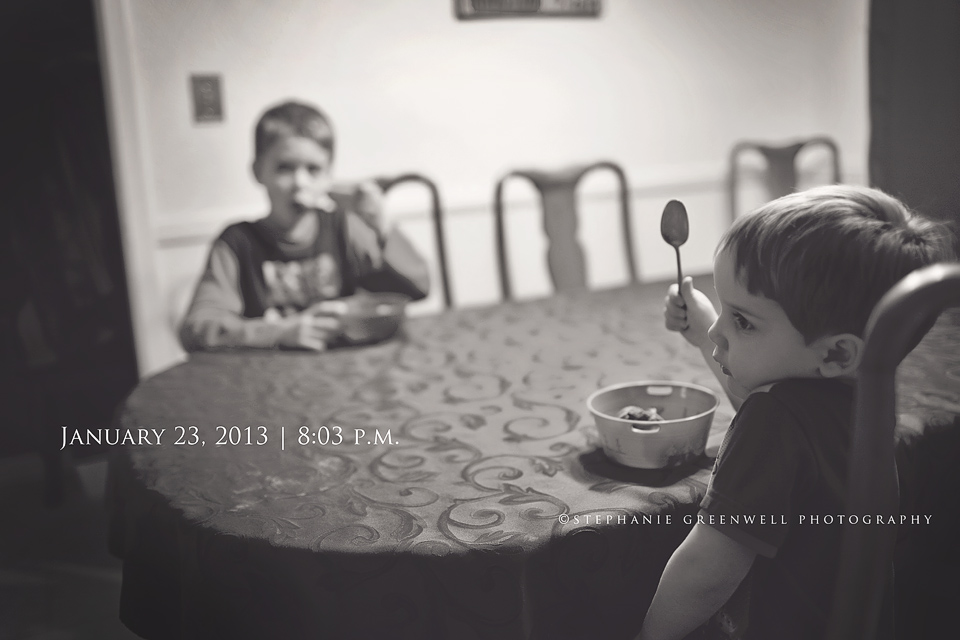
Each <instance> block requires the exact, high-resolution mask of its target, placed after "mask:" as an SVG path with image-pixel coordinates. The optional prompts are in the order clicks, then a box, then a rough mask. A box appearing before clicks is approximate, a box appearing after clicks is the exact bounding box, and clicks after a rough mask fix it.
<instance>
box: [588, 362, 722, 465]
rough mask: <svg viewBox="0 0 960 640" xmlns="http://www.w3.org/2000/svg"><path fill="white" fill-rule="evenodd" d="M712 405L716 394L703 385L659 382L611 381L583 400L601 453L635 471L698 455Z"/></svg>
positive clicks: (713, 410) (715, 403)
mask: <svg viewBox="0 0 960 640" xmlns="http://www.w3.org/2000/svg"><path fill="white" fill-rule="evenodd" d="M718 406H720V398H718V397H717V394H715V393H714V392H713V391H711V390H710V389H707V388H706V387H701V386H699V385H696V384H691V383H688V382H673V381H665V380H641V381H637V382H623V383H620V384H614V385H611V386H608V387H604V388H603V389H599V390H598V391H595V392H594V393H592V394H590V397H589V398H587V409H588V410H589V411H590V414H591V415H592V416H593V420H594V422H595V423H596V425H597V431H598V432H599V434H600V441H601V444H602V446H603V451H604V453H606V454H607V456H608V457H609V458H611V459H612V460H614V461H615V462H618V463H620V464H623V465H626V466H628V467H635V468H638V469H662V468H664V467H674V466H677V465H680V464H683V463H685V462H689V461H690V460H693V459H695V458H698V457H699V456H701V455H702V454H703V451H704V449H705V448H706V445H707V436H709V435H710V425H711V424H712V423H713V416H714V413H716V411H717V407H718Z"/></svg>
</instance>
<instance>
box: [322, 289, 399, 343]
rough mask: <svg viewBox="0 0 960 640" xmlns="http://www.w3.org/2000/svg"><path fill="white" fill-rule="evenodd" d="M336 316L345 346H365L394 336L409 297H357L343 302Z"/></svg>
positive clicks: (370, 295) (393, 294)
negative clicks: (337, 316)
mask: <svg viewBox="0 0 960 640" xmlns="http://www.w3.org/2000/svg"><path fill="white" fill-rule="evenodd" d="M342 301H343V302H344V303H345V304H344V308H343V310H342V312H341V313H340V314H339V316H340V322H341V324H342V327H343V338H344V340H345V341H346V342H347V343H348V344H368V343H371V342H379V341H381V340H386V339H387V338H389V337H391V336H393V334H395V333H396V332H397V330H398V329H400V326H401V325H402V324H403V319H404V314H405V311H406V308H407V303H408V302H409V301H410V298H409V296H406V295H403V294H402V293H367V292H364V293H359V294H357V295H354V296H350V297H348V298H343V299H342Z"/></svg>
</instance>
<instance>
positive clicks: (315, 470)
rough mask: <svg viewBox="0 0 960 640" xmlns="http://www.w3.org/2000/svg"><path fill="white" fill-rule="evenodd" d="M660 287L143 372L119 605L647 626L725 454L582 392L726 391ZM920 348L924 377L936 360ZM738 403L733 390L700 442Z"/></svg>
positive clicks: (942, 400) (494, 625)
mask: <svg viewBox="0 0 960 640" xmlns="http://www.w3.org/2000/svg"><path fill="white" fill-rule="evenodd" d="M699 285H700V286H701V288H704V287H708V286H709V280H706V281H704V280H700V281H699ZM665 291H666V284H662V283H655V284H640V285H632V286H627V287H623V288H618V289H611V290H605V291H594V292H589V291H583V292H579V293H570V294H562V295H555V296H553V297H550V298H545V299H538V300H531V301H521V302H511V303H503V304H496V305H492V306H486V307H476V308H465V309H454V310H448V311H445V312H442V313H439V314H437V315H433V316H424V317H415V318H409V319H408V320H407V321H406V322H405V324H404V326H403V328H402V329H401V332H400V333H399V334H398V335H396V336H394V337H393V338H391V339H389V340H387V341H384V342H382V343H379V344H373V345H368V346H362V347H348V348H341V349H333V350H330V351H328V352H325V353H308V352H300V351H282V350H232V351H222V352H206V353H195V354H192V355H191V356H190V358H189V360H188V361H187V362H185V363H182V364H179V365H176V366H174V367H172V368H171V369H169V370H166V371H164V372H162V373H160V374H158V375H155V376H153V377H151V378H149V379H147V380H144V381H143V382H142V383H141V384H140V385H139V386H138V387H137V389H136V390H135V391H134V392H133V393H132V394H131V396H130V397H129V398H128V399H127V401H126V402H125V404H124V405H123V406H122V407H121V409H120V411H119V412H118V417H117V424H116V427H117V428H118V429H120V430H121V432H126V431H130V432H137V433H139V432H138V431H137V430H140V429H145V430H148V431H149V433H150V434H151V435H150V436H149V437H147V438H146V440H145V441H140V442H137V443H135V444H130V443H128V444H126V445H125V446H122V447H116V448H114V449H113V450H112V453H113V455H112V458H111V461H110V468H109V482H108V490H109V491H108V507H109V509H110V514H111V527H110V545H111V550H112V552H113V553H114V554H116V555H117V556H119V557H120V558H122V560H123V586H122V595H121V602H120V617H121V620H122V621H123V622H124V623H125V624H126V625H127V626H128V627H129V628H130V629H131V630H133V631H134V632H135V633H137V634H138V635H140V636H142V637H144V638H148V639H151V640H161V639H173V638H185V639H190V638H281V637H282V638H338V639H339V638H346V639H353V638H357V639H371V638H411V639H414V638H416V639H428V638H437V639H439V638H455V639H461V640H472V639H481V638H482V639H491V640H493V639H497V640H511V639H521V638H523V639H528V638H544V639H557V638H601V637H602V638H630V637H632V636H633V635H634V634H635V633H636V632H637V631H638V630H639V627H640V624H641V622H642V618H643V615H644V612H645V611H646V608H647V606H648V605H649V603H650V601H651V599H652V597H653V594H654V592H655V590H656V587H657V583H658V580H659V576H660V574H661V572H662V570H663V567H664V565H665V563H666V561H667V559H669V557H670V555H671V553H672V552H673V551H674V550H675V549H676V547H677V546H678V545H679V543H680V542H681V541H682V540H683V538H684V536H685V535H686V533H687V532H688V531H689V529H690V528H691V526H692V523H693V521H694V519H695V517H696V514H697V512H698V505H699V503H700V500H701V499H702V497H703V495H704V492H705V489H706V483H707V481H708V480H709V474H710V469H711V465H712V459H711V458H710V457H709V456H708V455H704V456H701V457H700V458H698V459H696V460H693V461H692V462H688V463H686V464H683V465H681V466H678V467H673V468H669V469H652V470H644V469H633V468H629V467H625V466H621V465H619V464H617V463H615V462H612V461H611V460H610V459H608V458H607V457H606V455H605V454H604V453H603V450H602V447H601V446H600V441H599V437H598V434H597V430H596V427H595V425H594V423H593V420H592V419H591V417H590V414H589V413H588V411H587V409H586V405H585V401H586V399H587V397H588V396H589V395H590V394H591V393H592V392H594V391H596V390H597V389H599V388H601V387H603V386H606V385H609V384H613V383H618V382H623V381H629V380H675V381H684V382H692V383H696V384H699V385H703V386H706V387H708V388H711V389H713V390H714V391H715V392H716V393H717V394H718V395H720V396H721V397H722V391H721V388H720V386H719V384H718V383H717V381H716V380H715V379H714V378H713V376H712V374H711V373H710V371H709V370H708V368H707V367H706V365H705V364H704V363H703V362H702V359H701V356H700V353H699V351H698V350H697V349H695V348H693V347H691V346H690V345H688V344H687V343H686V342H685V341H684V339H683V338H682V337H681V336H680V335H679V334H675V333H671V332H668V331H667V330H666V329H665V328H664V327H663V317H662V301H663V296H664V295H665ZM933 333H935V334H937V335H936V336H935V338H936V339H938V340H940V339H944V340H948V341H949V340H954V339H955V333H950V332H949V331H947V332H946V335H947V337H946V338H941V337H938V336H940V333H943V332H942V331H941V332H940V333H938V332H937V329H936V328H935V331H934V332H933ZM951 336H953V337H951ZM951 344H952V343H951ZM927 351H928V352H929V353H927V352H924V353H925V354H926V355H921V356H917V357H916V358H914V360H910V359H909V358H908V362H907V364H906V365H905V367H906V368H905V369H904V371H905V373H904V374H903V375H904V376H905V377H906V378H907V379H908V381H913V384H914V387H913V388H916V387H917V386H918V385H920V384H921V383H920V381H921V380H924V381H927V380H928V378H929V376H928V373H929V369H930V368H931V365H930V363H929V362H928V361H927V360H925V359H924V358H940V359H941V360H942V358H943V357H944V354H943V351H944V349H943V348H941V347H939V346H936V347H934V348H929V349H927ZM951 357H952V356H951ZM911 363H912V364H911ZM941 365H943V362H942V361H941V362H940V364H938V365H937V366H936V371H938V372H939V371H941V370H942V371H944V373H943V375H942V376H940V374H939V373H938V374H937V375H938V376H940V377H938V378H937V381H935V383H934V384H933V385H932V386H929V385H928V386H926V387H924V388H925V389H927V391H926V392H925V393H927V397H922V396H921V395H920V394H917V393H912V392H910V393H908V392H904V393H905V396H904V398H905V399H904V402H903V403H902V404H901V411H902V415H901V422H902V423H903V425H904V428H905V429H907V430H910V429H913V431H915V432H919V431H920V430H922V428H921V426H918V425H922V424H923V423H924V421H925V420H926V416H927V414H928V413H930V412H934V413H935V412H937V411H945V412H947V413H950V412H951V411H953V409H954V407H952V406H951V405H950V403H951V402H952V400H951V398H952V396H951V395H950V394H951V393H954V391H956V392H957V393H956V398H958V399H960V389H958V388H957V387H956V386H955V385H956V384H957V380H956V378H955V377H954V378H951V377H950V375H947V373H948V372H950V371H952V372H953V374H952V375H953V376H955V375H956V373H957V372H960V361H956V360H954V361H952V364H951V363H949V362H948V363H947V364H946V365H943V366H945V368H943V366H941ZM923 384H924V385H926V384H927V382H923ZM951 385H954V386H951ZM936 389H940V390H941V391H936ZM957 401H958V402H960V400H957ZM938 403H939V404H938ZM732 416H733V411H732V408H731V406H730V404H729V403H728V401H727V400H726V398H722V401H721V405H720V407H719V409H718V411H717V413H716V416H715V419H714V422H713V426H712V431H711V438H710V443H709V445H708V453H709V452H710V451H712V450H715V448H716V446H717V445H718V444H719V442H720V440H721V439H722V436H723V434H724V431H725V429H726V427H727V425H728V424H729V422H730V420H731V418H732ZM161 430H163V431H161ZM157 434H159V435H157Z"/></svg>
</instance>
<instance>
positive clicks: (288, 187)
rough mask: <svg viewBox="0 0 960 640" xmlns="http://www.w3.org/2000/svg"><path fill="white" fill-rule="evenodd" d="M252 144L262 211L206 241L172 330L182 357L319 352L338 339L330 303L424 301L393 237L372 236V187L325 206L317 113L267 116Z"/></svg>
mask: <svg viewBox="0 0 960 640" xmlns="http://www.w3.org/2000/svg"><path fill="white" fill-rule="evenodd" d="M254 144H255V157H254V161H253V174H254V176H255V177H256V180H257V182H259V183H260V184H261V185H263V187H264V189H265V190H266V192H267V197H268V198H269V200H270V212H269V214H268V215H267V216H266V217H265V218H262V219H260V220H257V221H254V222H240V223H237V224H233V225H230V226H229V227H227V228H226V229H225V230H224V231H223V232H222V233H221V234H220V236H219V237H218V238H217V240H216V241H214V243H213V246H212V247H211V250H210V255H209V258H208V260H207V265H206V268H205V269H204V272H203V275H202V276H201V278H200V281H199V283H198V284H197V288H196V290H195V292H194V295H193V300H192V302H191V303H190V307H189V309H188V311H187V314H186V316H185V318H184V320H183V322H182V324H181V327H180V341H181V343H182V345H183V347H184V349H186V350H187V351H192V350H198V349H213V348H221V347H237V346H243V347H266V348H273V347H286V348H300V349H311V350H314V351H323V350H324V349H326V348H327V346H328V344H329V343H330V342H331V341H333V340H335V339H336V338H337V337H338V336H339V335H340V330H341V328H340V322H339V320H338V319H337V317H336V316H337V311H338V310H339V309H340V307H341V306H342V305H338V304H337V302H336V301H335V300H334V299H335V298H339V297H342V296H347V295H351V294H353V293H354V292H355V291H356V290H357V289H360V288H362V289H366V290H368V291H392V292H397V293H403V294H406V295H408V296H410V298H411V299H414V300H416V299H420V298H423V297H425V296H426V295H427V293H428V291H429V277H428V272H427V267H426V263H425V262H424V260H423V258H422V257H420V255H419V254H418V253H417V251H416V250H415V249H414V248H413V246H412V245H411V244H410V242H409V240H407V239H406V238H405V237H404V236H403V235H402V234H401V233H400V232H399V231H398V230H396V229H393V230H390V231H384V230H383V229H382V228H381V223H380V220H379V210H380V203H379V199H378V197H379V190H378V189H377V187H376V185H373V184H370V185H361V186H360V187H358V188H357V189H356V190H355V191H354V193H352V194H350V195H349V196H348V197H342V196H341V197H339V198H338V199H337V200H339V202H338V201H337V200H335V199H334V197H331V196H332V195H334V194H333V193H332V187H333V178H332V170H331V169H332V163H333V151H334V137H333V128H332V126H331V124H330V121H329V119H328V118H327V117H326V116H325V115H324V114H323V113H322V112H321V111H320V110H319V109H317V108H315V107H312V106H310V105H305V104H300V103H296V102H286V103H284V104H280V105H277V106H275V107H273V108H271V109H268V110H267V111H266V112H265V113H264V114H263V115H262V116H261V118H260V120H259V122H258V123H257V126H256V129H255V134H254Z"/></svg>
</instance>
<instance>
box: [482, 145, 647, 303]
mask: <svg viewBox="0 0 960 640" xmlns="http://www.w3.org/2000/svg"><path fill="white" fill-rule="evenodd" d="M599 169H609V170H610V171H612V172H613V173H614V175H615V176H616V177H617V180H618V183H619V199H620V224H621V235H622V238H623V251H624V254H625V259H626V263H627V274H628V277H629V279H630V282H636V281H637V267H636V262H635V257H634V253H633V233H632V231H631V222H630V187H629V185H628V183H627V177H626V174H625V173H624V171H623V169H622V168H621V167H620V166H619V165H618V164H616V163H614V162H610V161H600V162H594V163H591V164H583V165H575V166H572V167H567V168H565V169H560V170H555V171H543V170H536V169H525V170H515V171H510V172H509V173H507V174H506V175H505V176H503V177H502V178H500V180H499V181H498V182H497V186H496V189H495V191H494V216H495V224H496V244H497V265H498V268H499V271H500V293H501V297H502V298H503V299H504V300H510V299H512V298H513V287H512V285H511V282H510V270H509V265H508V260H507V251H506V235H505V228H504V213H503V189H504V184H505V183H506V182H507V180H509V179H511V178H524V179H526V180H529V181H530V182H531V183H533V186H534V187H536V189H537V191H538V192H539V193H540V202H541V207H542V219H543V229H544V232H545V233H546V235H547V242H548V245H549V246H548V249H547V268H548V270H549V272H550V280H551V282H552V284H553V287H554V289H555V290H556V291H570V290H576V289H585V288H586V287H587V270H586V262H585V259H584V253H583V248H582V247H581V246H580V243H579V242H578V240H577V223H578V220H577V218H578V212H577V185H578V184H579V183H580V180H581V179H582V178H583V177H584V176H585V175H586V174H588V173H590V172H592V171H595V170H599Z"/></svg>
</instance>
